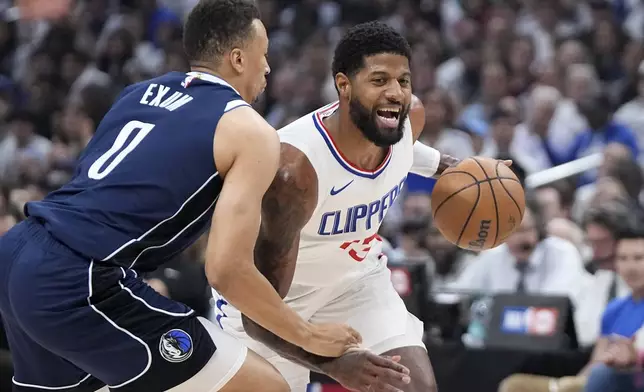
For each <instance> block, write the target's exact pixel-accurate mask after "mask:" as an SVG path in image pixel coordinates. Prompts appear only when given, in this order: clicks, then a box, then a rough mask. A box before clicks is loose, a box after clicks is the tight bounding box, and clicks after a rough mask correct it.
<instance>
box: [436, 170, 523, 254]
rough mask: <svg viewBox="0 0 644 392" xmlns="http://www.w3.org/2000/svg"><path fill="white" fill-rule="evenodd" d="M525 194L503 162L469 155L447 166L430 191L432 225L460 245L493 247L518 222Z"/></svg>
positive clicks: (521, 213)
mask: <svg viewBox="0 0 644 392" xmlns="http://www.w3.org/2000/svg"><path fill="white" fill-rule="evenodd" d="M524 210H525V194H524V192H523V187H522V186H521V183H520V182H519V179H518V178H517V176H516V175H515V174H514V172H513V171H512V170H511V169H510V168H509V167H507V166H506V165H505V164H503V162H501V161H498V160H496V159H490V158H483V157H471V158H467V159H465V160H463V161H462V162H459V164H458V165H456V166H454V167H450V168H448V169H447V170H445V171H444V172H443V174H442V175H441V176H440V178H439V179H438V181H437V182H436V185H435V186H434V190H433V191H432V214H433V216H434V225H435V226H436V228H438V230H439V231H440V232H441V234H443V236H444V237H445V238H446V239H447V240H449V241H450V242H452V243H454V244H455V245H457V246H458V247H460V248H463V249H469V250H474V251H480V250H484V249H490V248H494V247H495V246H498V245H500V244H502V243H503V241H504V240H505V239H506V238H507V237H508V236H509V235H510V234H511V233H512V232H513V231H514V230H516V228H517V227H519V225H520V224H521V219H522V218H523V211H524Z"/></svg>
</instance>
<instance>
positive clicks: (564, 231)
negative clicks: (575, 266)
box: [546, 218, 591, 263]
mask: <svg viewBox="0 0 644 392" xmlns="http://www.w3.org/2000/svg"><path fill="white" fill-rule="evenodd" d="M546 232H547V233H548V235H549V236H551V237H558V238H561V239H564V240H566V241H569V242H570V243H572V244H573V245H575V247H576V248H577V250H578V251H579V253H580V254H581V256H582V261H583V262H584V263H585V262H586V261H588V260H589V259H590V257H591V254H590V252H591V251H590V248H589V247H588V246H587V245H586V243H585V239H584V231H583V230H582V229H581V228H580V227H579V226H578V225H577V224H575V222H573V221H570V220H568V219H565V218H553V219H551V220H550V221H548V225H547V226H546Z"/></svg>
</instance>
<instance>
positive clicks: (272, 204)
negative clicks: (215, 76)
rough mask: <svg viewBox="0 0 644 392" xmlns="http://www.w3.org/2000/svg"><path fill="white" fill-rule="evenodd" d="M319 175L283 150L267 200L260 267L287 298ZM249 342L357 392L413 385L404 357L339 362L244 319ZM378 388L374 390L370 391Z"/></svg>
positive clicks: (295, 153)
mask: <svg viewBox="0 0 644 392" xmlns="http://www.w3.org/2000/svg"><path fill="white" fill-rule="evenodd" d="M317 186H318V185H317V175H316V173H315V170H314V169H313V167H312V166H311V164H310V162H309V161H308V159H307V158H306V156H305V155H304V154H303V153H302V152H300V151H299V150H297V149H296V148H295V147H293V146H291V145H288V144H282V145H281V158H280V168H279V170H278V172H277V175H276V176H275V179H274V180H273V183H272V184H271V186H270V187H269V189H268V191H267V192H266V194H265V195H264V199H263V202H262V224H261V227H260V232H259V236H258V240H257V243H256V245H255V265H256V266H257V269H258V270H259V271H260V272H261V273H262V274H263V275H264V276H265V277H266V279H267V280H268V281H269V282H270V283H271V284H272V285H273V287H275V289H276V290H277V292H278V293H279V294H280V295H281V296H282V298H284V297H285V296H286V295H287V293H288V291H289V288H290V286H291V282H292V280H293V274H294V272H295V264H296V261H297V254H298V247H299V242H300V232H301V230H302V228H303V227H304V226H305V225H306V223H307V222H308V220H309V219H310V218H311V215H312V214H313V211H314V209H315V207H316V205H317V194H318V188H317ZM242 321H243V323H244V329H245V330H246V333H248V335H249V336H251V337H252V338H253V339H255V340H258V341H260V342H262V343H264V344H266V345H267V346H268V347H270V348H271V349H273V350H274V351H275V352H277V353H278V354H279V355H281V356H282V357H284V358H287V359H289V360H291V361H292V362H295V363H297V364H299V365H301V366H304V367H306V368H308V369H310V370H312V371H315V372H317V373H323V374H327V375H328V376H330V377H333V378H334V379H336V380H337V381H338V382H340V383H341V384H342V385H344V386H345V387H346V388H348V389H350V390H352V391H365V392H366V391H389V392H394V391H398V389H397V388H396V387H395V386H402V385H405V384H407V383H409V381H410V380H409V376H408V374H409V370H408V369H407V368H405V367H403V366H401V365H399V364H398V363H397V362H398V361H399V360H400V358H399V357H392V358H389V357H380V356H378V355H375V354H372V353H370V352H369V351H366V350H359V349H357V350H350V351H347V352H346V353H345V354H343V355H342V356H340V357H339V358H329V357H323V356H319V355H315V354H312V353H310V352H308V351H306V350H303V349H302V348H300V347H298V346H296V345H294V344H291V343H289V342H287V341H285V340H284V339H281V338H280V337H278V336H277V335H275V334H273V333H271V332H270V331H268V330H266V329H264V328H262V327H261V326H260V325H258V324H257V323H255V322H253V321H252V320H251V319H249V318H247V317H245V316H243V315H242ZM370 388H372V389H370Z"/></svg>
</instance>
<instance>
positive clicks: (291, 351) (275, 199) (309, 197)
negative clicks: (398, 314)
mask: <svg viewBox="0 0 644 392" xmlns="http://www.w3.org/2000/svg"><path fill="white" fill-rule="evenodd" d="M280 161H281V164H280V168H279V169H278V171H277V175H276V176H275V179H274V180H273V183H272V184H271V186H270V187H269V189H268V191H267V192H266V195H265V196H264V200H263V202H262V225H261V228H260V232H259V237H258V239H257V244H256V245H255V265H256V266H257V269H258V270H259V271H260V272H261V273H262V274H263V275H264V276H265V277H266V279H268V281H269V282H270V283H271V284H272V285H273V287H274V288H275V290H277V292H278V293H279V294H280V295H281V296H282V298H283V297H285V296H286V294H287V293H288V290H289V288H290V286H291V281H292V279H293V274H294V272H295V263H296V260H297V253H298V247H299V243H300V232H301V230H302V228H303V227H304V225H306V222H307V221H308V220H309V219H310V217H311V215H312V214H313V210H314V209H315V205H316V203H317V192H318V189H317V175H316V173H315V170H314V169H313V167H312V166H311V163H310V162H309V161H308V159H307V158H306V156H304V154H303V153H302V152H300V151H299V150H297V149H296V148H295V147H293V146H291V145H289V144H282V147H281V159H280ZM243 322H244V328H245V329H246V333H248V335H250V336H251V337H253V338H254V339H256V340H259V341H261V342H262V343H264V344H266V345H267V346H269V347H270V348H272V349H273V350H274V351H275V352H277V353H278V354H280V355H281V356H283V357H285V358H287V359H290V360H291V361H293V362H296V363H298V364H300V365H302V366H304V367H306V368H308V369H310V370H313V371H316V372H323V371H322V369H321V368H320V365H321V364H323V363H325V362H328V361H329V360H330V358H326V357H321V356H317V355H314V354H311V353H309V352H308V351H305V350H303V349H302V348H300V347H298V346H296V345H294V344H291V343H289V342H287V341H286V340H284V339H281V338H280V337H279V336H277V335H275V334H273V333H271V332H270V331H268V330H266V329H265V328H262V327H261V326H260V325H259V324H257V323H255V322H254V321H253V320H251V319H250V318H248V317H246V316H243Z"/></svg>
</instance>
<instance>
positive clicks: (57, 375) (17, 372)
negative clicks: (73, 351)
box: [3, 315, 105, 392]
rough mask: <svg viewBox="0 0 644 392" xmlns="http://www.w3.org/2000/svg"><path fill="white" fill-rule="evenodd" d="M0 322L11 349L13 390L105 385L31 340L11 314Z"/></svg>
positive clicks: (86, 389) (85, 389) (80, 391)
mask: <svg viewBox="0 0 644 392" xmlns="http://www.w3.org/2000/svg"><path fill="white" fill-rule="evenodd" d="M3 324H4V328H5V331H6V334H7V340H8V342H9V348H10V350H11V361H12V365H13V391H15V392H23V391H24V392H37V391H49V390H54V389H55V390H59V391H75V392H94V391H97V390H99V389H101V388H102V387H103V386H104V385H105V384H104V383H102V382H101V381H99V380H97V379H96V378H94V377H92V376H91V375H89V374H88V373H87V372H85V371H83V370H81V369H79V368H78V367H76V366H74V365H73V364H71V363H70V362H69V361H67V360H65V359H64V358H61V357H59V356H57V355H55V354H53V353H51V352H50V351H48V350H47V349H45V348H44V347H42V346H40V345H39V344H38V343H36V342H35V341H34V340H33V339H31V338H30V337H29V336H28V335H27V334H26V333H25V331H23V330H22V328H21V327H20V326H19V325H18V324H17V323H16V321H15V320H14V319H13V318H12V317H11V316H10V315H3Z"/></svg>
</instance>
